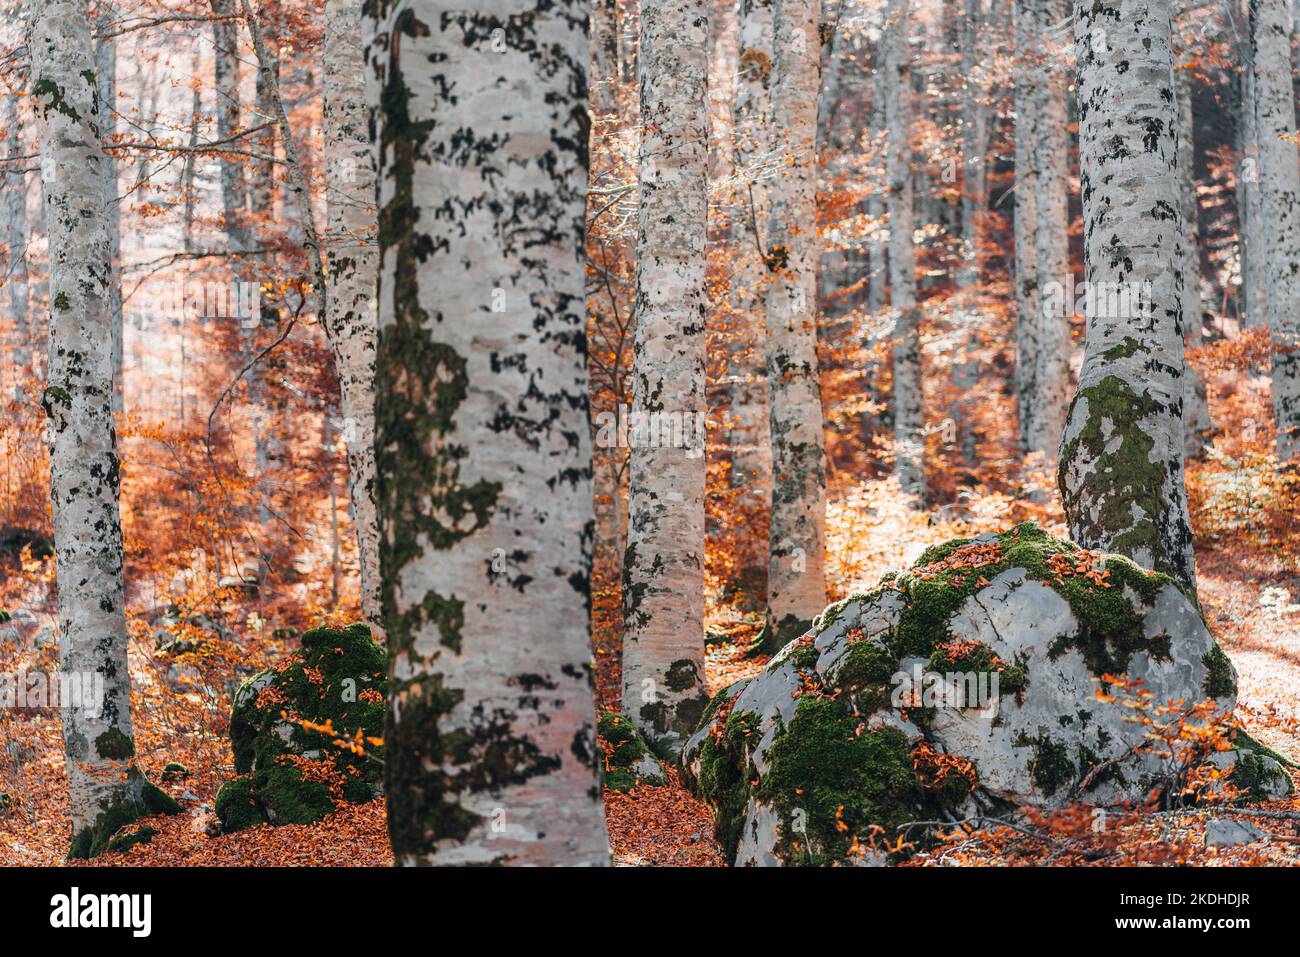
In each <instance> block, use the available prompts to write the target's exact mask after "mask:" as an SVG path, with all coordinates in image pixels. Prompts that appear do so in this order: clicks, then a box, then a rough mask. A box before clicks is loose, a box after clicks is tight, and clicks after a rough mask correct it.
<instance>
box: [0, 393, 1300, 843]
mask: <svg viewBox="0 0 1300 957" xmlns="http://www.w3.org/2000/svg"><path fill="white" fill-rule="evenodd" d="M1247 398H1248V399H1249V400H1250V401H1249V406H1250V408H1251V409H1252V410H1254V409H1258V408H1259V407H1261V406H1262V405H1263V402H1262V401H1261V396H1259V395H1254V396H1247ZM1224 402H1225V405H1224V406H1223V407H1222V408H1220V409H1216V412H1220V413H1221V414H1223V415H1224V416H1225V420H1226V421H1231V420H1233V416H1234V413H1239V412H1240V410H1239V409H1235V408H1234V407H1233V405H1232V402H1233V397H1232V396H1231V395H1229V396H1227V397H1226V398H1225V399H1224ZM1236 441H1237V440H1235V439H1234V438H1232V437H1231V436H1229V437H1225V438H1224V442H1223V443H1222V445H1223V447H1224V448H1226V450H1227V451H1226V452H1216V453H1214V454H1212V455H1211V456H1209V457H1207V458H1206V459H1203V460H1200V461H1198V462H1195V463H1192V464H1191V465H1190V466H1189V472H1188V487H1189V498H1190V502H1191V508H1192V512H1193V525H1194V527H1195V528H1196V529H1197V536H1198V537H1197V564H1198V575H1199V589H1200V596H1201V600H1202V604H1203V609H1204V612H1205V614H1206V618H1207V620H1208V622H1209V625H1210V629H1211V631H1212V632H1213V633H1214V634H1215V636H1216V637H1217V638H1218V640H1219V641H1220V642H1221V643H1222V645H1223V647H1224V648H1225V650H1226V651H1227V652H1228V654H1229V656H1230V657H1231V658H1232V660H1233V662H1234V663H1235V665H1236V667H1237V670H1238V672H1239V695H1238V716H1239V717H1240V718H1241V719H1242V720H1243V721H1244V724H1245V726H1246V728H1247V729H1248V730H1249V731H1250V733H1251V734H1253V735H1254V736H1255V737H1256V738H1257V739H1259V740H1260V741H1262V742H1263V743H1265V744H1267V745H1269V746H1270V747H1272V748H1274V749H1275V750H1277V751H1279V752H1281V753H1283V754H1285V755H1288V756H1290V757H1292V758H1300V696H1298V695H1297V692H1296V689H1298V688H1300V603H1298V602H1297V599H1300V568H1298V566H1297V558H1296V555H1297V549H1296V544H1297V542H1296V539H1297V537H1300V528H1297V527H1296V526H1297V523H1296V522H1295V519H1294V514H1295V512H1294V509H1293V508H1292V506H1291V500H1290V499H1289V498H1288V497H1287V496H1286V495H1283V494H1282V492H1281V491H1279V488H1278V487H1277V485H1276V483H1273V482H1272V480H1271V479H1269V478H1268V476H1269V475H1271V474H1272V472H1271V471H1270V468H1269V467H1268V463H1267V461H1266V460H1261V459H1259V457H1258V456H1257V455H1256V453H1254V452H1251V451H1250V450H1249V449H1247V448H1244V447H1238V445H1239V443H1238V445H1234V444H1233V443H1234V442H1236ZM1229 455H1231V456H1233V457H1231V458H1229V457H1228V456H1229ZM968 501H969V502H970V503H971V504H970V505H969V506H967V507H966V508H965V510H964V512H962V513H961V514H957V513H956V512H955V511H954V510H953V509H950V508H949V509H940V510H932V511H930V512H917V511H913V510H910V509H909V508H907V506H906V504H905V503H904V501H903V498H902V496H901V495H900V494H899V493H898V490H897V487H896V485H895V484H894V483H893V482H892V481H891V480H885V479H882V480H874V481H868V482H864V483H861V484H858V485H854V486H849V487H844V486H841V487H839V488H836V489H834V490H833V494H832V496H831V504H830V506H829V510H828V543H827V556H828V563H827V579H828V590H829V594H830V597H831V598H832V600H833V599H835V598H837V597H839V596H842V595H845V594H848V593H850V592H851V591H853V590H856V589H858V588H861V587H866V586H870V585H872V584H874V583H875V582H876V581H877V580H878V579H879V577H880V575H881V574H883V573H884V572H885V571H887V570H889V569H891V568H902V567H905V566H906V565H907V564H909V563H910V562H911V561H912V560H913V559H915V558H916V556H917V555H918V554H919V553H920V552H921V550H922V549H923V548H924V547H926V546H927V545H930V544H933V543H935V542H940V541H944V540H947V539H949V538H953V537H957V536H964V535H970V534H973V533H976V532H978V531H984V530H989V529H997V528H1005V527H1009V526H1010V525H1012V524H1015V523H1016V522H1019V521H1022V520H1024V519H1027V518H1033V519H1036V520H1038V521H1039V522H1040V523H1041V524H1043V525H1044V526H1045V527H1047V528H1048V529H1049V530H1051V531H1052V532H1053V533H1054V534H1064V531H1065V529H1064V527H1063V526H1062V525H1061V524H1060V522H1059V515H1060V511H1059V504H1058V503H1057V502H1056V501H1055V499H1054V493H1053V491H1052V490H1051V488H1050V485H1049V483H1048V482H1047V481H1046V480H1045V479H1041V480H1040V482H1039V484H1038V485H1037V487H1036V488H1028V489H1026V488H1022V489H1020V490H1018V494H1017V495H1016V496H1008V495H1004V494H999V493H995V492H992V491H988V490H983V489H982V490H978V494H975V495H972V496H970V497H969V499H968ZM1034 503H1037V504H1034ZM0 560H3V561H10V565H9V566H8V567H6V568H3V569H0V608H5V609H7V610H9V611H10V612H14V611H16V610H21V611H19V613H18V614H17V615H16V617H15V619H14V620H13V621H11V622H8V623H0V629H4V628H10V629H13V630H15V631H16V632H17V633H18V635H19V637H20V641H19V642H18V643H17V645H16V649H17V650H15V645H14V643H13V642H12V641H8V642H6V641H0V673H2V674H13V673H16V672H19V671H21V670H23V669H26V670H28V671H46V672H49V671H53V670H56V669H57V661H58V651H57V644H56V642H55V640H54V638H53V634H54V621H53V587H52V578H53V569H52V562H51V561H49V560H45V561H41V560H37V559H32V558H31V557H30V556H27V557H26V558H25V560H24V565H23V568H21V569H19V568H17V567H16V566H14V565H13V562H12V560H11V559H3V558H2V557H0ZM20 582H21V584H20ZM709 593H710V605H709V611H708V631H709V634H710V636H711V638H712V639H713V641H712V643H711V644H710V645H709V649H708V654H707V676H708V682H709V690H710V693H713V692H716V691H717V690H718V689H720V688H723V687H725V686H726V685H728V684H730V683H731V682H733V681H735V680H737V679H739V678H742V677H745V676H747V675H749V674H752V673H754V672H755V671H757V670H758V669H759V668H761V667H762V665H763V661H762V660H761V659H752V658H746V657H744V654H743V648H744V646H745V644H746V643H747V642H748V641H749V640H750V639H751V638H752V637H753V636H754V634H755V632H756V631H757V627H758V615H757V614H756V613H755V611H754V610H753V607H752V602H751V605H750V607H749V608H745V607H743V606H742V603H743V596H742V598H740V599H737V600H736V601H737V603H736V604H728V603H726V602H724V601H722V599H721V597H720V595H721V589H719V588H717V587H716V582H711V584H710V588H709ZM594 604H595V628H594V634H595V645H596V661H597V668H596V674H597V677H596V683H597V695H598V704H599V706H600V707H601V708H602V709H613V708H617V706H618V687H619V674H618V658H619V653H618V652H619V648H618V636H617V629H616V627H615V625H616V622H617V594H616V590H615V589H613V588H611V587H609V586H608V583H606V584H604V585H602V584H601V583H600V582H599V581H598V582H597V588H596V591H595V602H594ZM132 639H133V640H132V642H131V653H130V655H131V670H132V683H133V710H134V713H135V717H136V726H137V727H136V730H137V747H138V752H139V755H140V763H141V765H142V766H143V768H144V770H145V771H146V772H147V773H148V774H149V775H150V777H151V778H152V779H153V780H154V781H156V782H159V783H160V784H161V785H162V786H163V787H164V788H166V789H167V790H168V791H169V793H171V794H172V795H173V796H174V797H176V798H177V800H178V801H180V803H181V805H182V807H183V808H184V813H182V814H180V815H177V816H174V817H160V818H154V819H151V820H150V822H149V823H150V824H151V825H152V826H153V827H155V828H157V829H158V831H159V833H158V834H157V835H156V836H155V837H153V839H152V841H150V842H149V843H148V844H140V845H137V846H135V847H134V848H132V849H131V850H129V851H127V852H126V853H122V854H113V855H108V856H106V857H105V858H101V859H100V860H99V861H98V863H104V864H110V863H111V864H115V865H119V864H120V865H139V866H145V865H195V866H211V865H227V864H241V865H271V864H279V865H284V864H295V865H353V866H357V865H384V864H389V863H391V861H392V857H391V853H390V851H389V846H388V839H387V834H386V829H385V821H384V810H383V802H382V801H374V802H371V803H369V804H364V805H350V806H345V807H344V809H342V810H340V811H339V812H338V813H336V814H334V815H331V816H330V817H329V818H327V819H326V820H324V821H322V822H321V823H319V824H315V825H309V826H285V827H278V828H275V827H270V826H268V825H262V826H259V827H255V828H251V829H249V830H246V831H243V832H240V833H238V834H233V835H216V836H213V832H214V831H215V827H214V826H213V825H214V823H215V822H214V818H213V814H212V812H211V807H212V804H213V801H214V798H215V794H216V791H217V788H218V787H219V786H220V784H221V782H222V781H223V780H226V779H228V778H229V777H231V776H232V775H233V771H232V766H233V761H232V758H231V752H230V745H229V740H228V738H227V737H226V734H225V727H226V725H225V722H226V719H227V716H228V713H229V693H230V689H231V688H232V687H233V685H232V683H231V680H230V678H231V672H229V671H227V672H225V680H218V679H216V678H207V677H204V676H203V675H199V676H197V677H192V678H189V679H187V678H185V676H182V677H181V679H180V681H181V684H180V686H179V688H178V685H177V676H176V675H175V674H169V673H168V666H167V665H166V664H165V663H160V662H159V661H158V660H157V655H156V653H155V651H154V645H153V642H152V640H151V639H150V636H149V633H148V629H147V628H144V627H133V629H132ZM257 647H258V653H257V654H256V655H255V658H257V659H259V660H255V661H253V662H251V664H252V665H255V666H261V665H263V664H265V663H266V661H267V660H273V659H274V657H275V656H276V654H277V653H279V650H277V649H276V648H275V646H274V642H271V641H269V640H268V641H263V642H260V643H259V644H258V646H257ZM244 664H245V666H247V665H248V664H249V663H248V662H245V663H244ZM187 680H188V681H191V684H190V685H188V686H187V685H186V684H185V683H184V682H185V681H187ZM170 761H179V762H181V763H183V764H185V765H186V766H187V767H188V768H189V769H191V773H190V775H189V776H188V777H186V778H185V779H184V780H180V781H174V782H164V781H162V780H161V771H162V768H163V767H164V765H165V764H166V763H168V762H170ZM1293 776H1295V777H1297V784H1298V785H1300V776H1296V775H1295V773H1294V772H1293ZM4 795H7V798H6V797H4ZM66 800H67V799H66V783H65V779H64V758H63V745H62V740H61V732H60V723H59V720H58V715H57V713H56V712H55V711H52V710H27V711H12V710H0V865H23V864H28V865H55V864H60V863H62V862H63V860H64V854H65V852H66V850H67V844H68V838H69V834H70V821H69V819H68V814H67V804H66ZM1247 810H1248V811H1256V812H1257V811H1269V812H1285V813H1284V815H1283V816H1277V815H1276V814H1275V815H1274V816H1272V817H1269V816H1267V815H1256V816H1255V817H1254V818H1253V820H1254V822H1255V823H1256V824H1257V826H1259V827H1261V829H1262V830H1264V831H1265V832H1267V833H1269V834H1271V835H1273V836H1274V837H1275V838H1277V839H1273V840H1267V841H1262V842H1255V843H1252V844H1249V845H1243V846H1239V847H1236V848H1232V849H1229V850H1215V849H1209V848H1206V847H1205V846H1204V825H1205V821H1206V820H1207V819H1209V818H1211V817H1216V816H1220V815H1222V814H1224V813H1225V811H1224V809H1222V808H1212V807H1211V808H1198V809H1190V810H1180V811H1171V812H1156V811H1155V810H1153V809H1138V810H1135V811H1134V812H1133V813H1132V814H1128V815H1122V814H1113V815H1111V816H1110V817H1109V819H1108V821H1107V824H1106V826H1105V827H1104V828H1101V829H1100V830H1098V829H1096V828H1095V827H1094V826H1093V825H1094V821H1093V818H1092V816H1091V813H1090V811H1089V810H1088V809H1073V810H1067V811H1064V812H1060V813H1058V814H1054V815H1051V816H1049V817H1039V818H1032V819H1031V821H1030V826H1029V827H1024V826H1022V827H1021V828H1020V829H1019V830H1013V829H1011V828H1004V827H996V826H994V827H989V828H986V829H985V830H981V831H974V832H972V831H960V832H954V833H952V834H950V835H946V836H945V839H944V840H943V841H942V842H941V843H940V844H939V845H938V846H937V847H935V848H933V849H931V850H928V851H925V852H923V853H919V854H917V855H916V856H915V857H914V858H913V863H915V864H919V865H927V864H931V865H932V864H963V865H980V864H1040V863H1053V864H1089V863H1090V864H1102V865H1105V864H1134V863H1152V864H1170V863H1197V864H1300V819H1298V818H1300V798H1292V799H1289V800H1286V801H1280V802H1273V803H1271V804H1269V805H1266V806H1256V807H1252V808H1249V809H1247ZM606 812H607V815H608V821H609V831H610V839H611V844H612V847H613V853H614V863H615V864H616V865H623V866H717V865H721V864H722V863H723V856H722V852H721V849H720V848H719V846H718V845H717V843H716V842H715V841H714V839H713V822H712V814H711V812H710V811H709V809H708V808H707V807H706V806H705V805H703V804H702V803H701V802H699V801H697V800H696V799H694V798H693V797H692V796H691V795H690V794H689V793H687V791H686V790H685V789H684V788H683V787H682V786H681V785H680V783H679V781H678V779H677V777H676V775H675V774H674V775H673V778H672V781H671V783H669V784H668V785H665V786H662V787H648V786H638V787H637V788H635V789H634V790H632V791H631V792H629V793H627V794H619V793H615V792H611V791H607V792H606Z"/></svg>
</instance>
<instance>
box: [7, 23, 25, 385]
mask: <svg viewBox="0 0 1300 957" xmlns="http://www.w3.org/2000/svg"><path fill="white" fill-rule="evenodd" d="M14 12H15V13H17V12H18V11H17V10H15V11H14ZM0 129H3V130H4V132H5V134H6V139H5V146H4V152H5V159H6V160H7V162H6V163H4V164H3V165H0V282H3V284H4V289H5V291H6V292H7V293H8V295H7V296H6V297H5V298H6V299H7V300H8V302H7V305H8V313H9V319H10V321H11V322H12V323H13V344H12V347H11V349H10V352H9V356H10V360H11V365H12V366H13V369H14V391H13V395H14V398H15V399H19V400H21V399H22V397H23V395H24V394H25V392H26V388H25V386H26V383H25V382H24V378H25V376H26V374H27V373H29V372H31V356H32V350H31V338H30V337H31V332H30V330H29V329H28V318H27V314H28V308H29V299H28V290H27V174H26V173H24V172H23V166H24V162H23V160H22V159H21V157H22V155H23V142H22V134H21V131H22V125H21V123H20V121H19V117H18V93H17V92H16V91H15V92H12V93H11V92H9V91H7V90H6V91H0Z"/></svg>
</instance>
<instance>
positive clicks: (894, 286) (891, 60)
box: [880, 0, 925, 507]
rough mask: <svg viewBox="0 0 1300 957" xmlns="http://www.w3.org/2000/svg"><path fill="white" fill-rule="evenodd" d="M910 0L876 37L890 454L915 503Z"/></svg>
mask: <svg viewBox="0 0 1300 957" xmlns="http://www.w3.org/2000/svg"><path fill="white" fill-rule="evenodd" d="M908 3H909V0H890V4H889V8H888V11H887V13H886V15H885V16H886V24H885V32H884V34H883V35H882V37H881V40H880V48H881V59H882V61H883V65H882V67H881V68H882V69H883V70H884V72H885V79H884V91H885V126H886V128H887V129H888V131H889V159H888V167H889V173H888V175H889V289H890V306H891V307H892V311H893V313H894V455H895V469H896V471H897V473H898V481H899V484H900V485H901V486H902V488H903V491H904V492H905V493H906V494H907V495H908V496H909V497H910V498H911V499H912V502H913V504H914V505H915V506H917V507H920V506H921V505H922V504H924V502H925V409H924V401H923V397H922V394H921V332H920V318H921V315H920V310H919V309H918V308H917V305H916V250H915V249H914V248H913V245H912V244H913V239H912V223H913V217H912V145H911V142H910V136H911V129H912V101H911V96H912V66H911V52H910V50H909V48H908V42H907V38H908V31H909V10H908Z"/></svg>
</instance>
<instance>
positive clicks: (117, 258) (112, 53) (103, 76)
mask: <svg viewBox="0 0 1300 957" xmlns="http://www.w3.org/2000/svg"><path fill="white" fill-rule="evenodd" d="M112 20H113V17H112V13H111V11H107V10H106V11H104V12H101V13H100V16H99V19H98V20H97V21H96V23H97V24H98V25H99V26H101V27H107V26H108V24H110V23H112ZM95 75H96V76H97V77H98V78H99V118H100V128H101V129H100V135H101V136H102V137H103V139H104V141H105V142H111V141H112V138H113V131H114V130H115V129H116V127H117V116H116V110H117V42H116V40H115V39H114V38H112V37H108V38H105V39H97V40H95ZM100 170H101V172H102V174H103V177H104V204H105V206H106V211H107V216H108V246H109V256H110V261H111V263H112V269H113V281H112V282H111V283H110V284H109V297H110V307H111V309H112V313H113V338H112V348H113V411H114V412H121V411H122V410H123V397H122V389H123V381H122V355H123V353H122V349H123V342H122V333H123V329H122V281H121V277H122V216H121V211H120V209H119V207H118V203H119V196H118V188H117V160H116V158H114V157H113V156H112V155H111V154H109V153H104V160H103V164H102V165H101V167H100Z"/></svg>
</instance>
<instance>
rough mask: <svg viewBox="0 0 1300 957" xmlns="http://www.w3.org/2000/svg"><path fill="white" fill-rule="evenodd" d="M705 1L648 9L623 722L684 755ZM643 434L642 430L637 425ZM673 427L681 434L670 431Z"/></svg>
mask: <svg viewBox="0 0 1300 957" xmlns="http://www.w3.org/2000/svg"><path fill="white" fill-rule="evenodd" d="M708 23H709V20H708V3H707V0H643V2H642V4H641V48H640V54H639V60H638V65H639V72H640V83H641V125H642V129H643V130H644V132H643V134H642V137H641V151H640V171H639V173H638V177H637V188H638V209H637V246H636V261H637V270H636V342H635V346H634V361H633V372H632V423H633V428H632V437H631V443H632V451H631V457H630V466H631V478H630V482H629V485H628V529H627V552H626V554H625V556H624V559H623V713H624V714H625V715H627V717H628V718H629V719H630V720H631V721H632V722H633V723H634V724H635V725H636V726H637V727H638V728H639V729H640V730H641V732H642V733H643V734H644V735H645V736H646V739H647V740H648V741H650V742H651V744H652V745H653V746H654V747H655V748H656V749H657V750H660V751H661V752H662V753H664V754H666V755H668V756H670V757H676V755H677V753H678V752H679V751H680V750H681V746H682V744H684V743H685V741H686V738H687V737H689V736H690V734H691V732H693V731H694V730H695V726H696V725H697V724H699V720H700V717H701V715H703V713H704V708H705V707H706V706H707V704H708V692H707V689H706V687H705V683H704V478H705V476H704V429H703V423H704V413H705V401H704V359H705V329H704V313H705V302H706V293H705V279H706V276H705V236H706V228H707V217H708V133H709V118H708V109H707V99H706V98H707V95H708V49H709V45H708ZM639 422H643V423H646V424H645V425H644V426H643V427H638V423H639ZM673 424H675V425H676V426H677V428H676V429H672V428H671V427H670V426H671V425H673Z"/></svg>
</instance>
